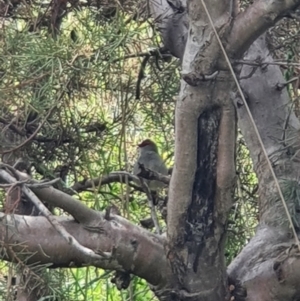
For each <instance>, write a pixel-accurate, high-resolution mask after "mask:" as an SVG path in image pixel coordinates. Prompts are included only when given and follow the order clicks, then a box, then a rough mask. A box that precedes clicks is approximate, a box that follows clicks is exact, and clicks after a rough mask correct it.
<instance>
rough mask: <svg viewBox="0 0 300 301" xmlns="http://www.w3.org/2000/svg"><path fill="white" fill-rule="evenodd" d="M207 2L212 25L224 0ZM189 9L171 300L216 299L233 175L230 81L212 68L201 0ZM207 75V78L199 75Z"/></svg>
mask: <svg viewBox="0 0 300 301" xmlns="http://www.w3.org/2000/svg"><path fill="white" fill-rule="evenodd" d="M208 5H209V7H208V9H209V11H210V13H211V15H212V18H213V19H214V20H218V21H217V22H216V29H217V30H220V29H221V28H224V26H226V24H228V16H229V14H228V12H227V9H228V8H229V1H225V2H222V3H220V2H219V1H210V2H209V4H208ZM188 12H189V16H190V28H189V36H188V40H187V44H186V50H185V54H184V58H183V68H182V69H183V71H182V73H183V78H184V80H185V81H182V83H181V92H180V95H179V98H178V101H177V105H176V125H175V130H176V146H175V165H174V169H173V173H172V180H171V184H170V189H169V202H168V220H167V222H168V246H167V256H168V259H169V261H170V264H171V267H172V270H173V273H174V276H175V281H176V283H177V287H178V291H176V290H175V295H176V296H177V299H175V300H184V299H185V298H190V297H193V300H223V299H224V298H225V296H226V294H227V291H226V285H225V284H226V281H227V277H226V267H225V263H224V239H225V227H226V222H227V217H228V211H229V209H230V207H231V205H232V195H233V186H234V178H235V155H234V154H235V140H236V116H235V109H234V106H233V105H232V99H231V97H230V91H231V89H233V87H234V84H233V82H230V81H228V78H230V74H229V73H228V72H226V71H223V72H219V73H218V75H216V76H214V75H213V74H214V73H215V71H216V63H215V62H217V61H218V60H219V58H220V48H219V45H218V42H217V40H216V37H215V35H214V34H213V31H212V28H211V26H210V23H209V21H208V19H207V16H206V14H205V12H204V11H203V7H202V5H201V3H200V2H199V1H189V2H188ZM199 75H200V77H201V76H202V75H203V77H202V79H201V78H198V76H199ZM206 76H207V77H209V78H211V79H210V80H207V81H205V80H203V78H205V77H206ZM186 82H188V83H189V84H187V83H186Z"/></svg>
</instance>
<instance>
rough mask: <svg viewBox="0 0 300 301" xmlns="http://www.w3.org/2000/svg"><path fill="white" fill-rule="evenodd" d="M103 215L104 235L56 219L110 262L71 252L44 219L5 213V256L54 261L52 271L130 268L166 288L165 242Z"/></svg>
mask: <svg viewBox="0 0 300 301" xmlns="http://www.w3.org/2000/svg"><path fill="white" fill-rule="evenodd" d="M98 216H99V220H104V223H101V229H99V231H94V232H90V231H88V230H86V229H85V228H84V226H82V225H81V224H78V223H76V222H75V221H74V220H71V219H69V218H65V217H56V218H57V221H58V222H59V223H61V224H62V225H63V226H64V227H65V229H66V230H67V231H68V232H69V233H70V234H71V235H72V236H74V237H75V238H76V239H77V240H78V242H79V243H80V244H81V245H83V246H84V247H86V248H89V249H91V250H94V251H95V252H96V253H100V254H102V253H104V252H111V253H112V257H110V258H104V257H103V258H102V259H100V260H95V261H93V262H91V261H87V260H86V257H84V256H82V253H80V252H78V250H76V249H75V248H71V246H70V245H69V244H68V243H67V242H66V241H65V240H64V239H63V238H62V236H61V235H60V234H58V233H57V231H56V230H55V229H54V228H53V227H52V225H51V224H50V223H49V222H48V221H47V219H46V218H45V217H42V216H38V217H32V216H19V215H14V216H12V215H4V214H3V213H0V241H1V245H2V247H4V249H2V248H1V249H2V250H3V251H2V253H1V257H2V258H3V259H5V260H11V258H12V257H13V256H12V253H11V252H15V253H17V254H19V256H22V258H23V259H24V256H25V255H24V253H26V252H29V255H27V256H28V258H27V264H30V263H37V262H39V263H40V264H46V263H50V264H52V267H74V266H77V267H81V266H86V265H93V266H96V267H99V268H103V269H111V270H115V269H117V270H126V271H129V272H131V273H133V274H135V275H137V276H140V277H142V278H144V279H146V280H147V281H148V282H149V283H151V284H153V285H158V284H160V285H163V284H164V283H165V280H166V277H168V274H169V268H168V265H167V261H166V258H165V256H164V255H163V254H164V250H163V244H164V239H163V238H162V237H160V236H157V235H154V234H151V233H150V232H147V231H146V230H144V229H142V228H140V227H138V226H135V225H133V224H131V223H130V222H128V221H127V220H125V219H124V218H122V217H120V216H115V215H111V216H110V217H109V220H105V219H104V214H101V213H98ZM16 225H17V226H16ZM4 250H6V252H7V253H5V252H4ZM22 253H23V255H22ZM27 254H28V253H27Z"/></svg>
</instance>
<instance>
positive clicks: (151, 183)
mask: <svg viewBox="0 0 300 301" xmlns="http://www.w3.org/2000/svg"><path fill="white" fill-rule="evenodd" d="M138 147H139V157H138V159H137V161H136V162H135V164H134V167H133V174H134V175H138V174H139V173H140V171H141V169H140V166H139V165H140V164H143V166H144V167H145V168H148V169H150V170H152V171H156V172H158V173H160V174H163V175H168V169H167V167H166V165H165V162H164V161H163V159H162V158H161V156H160V155H159V153H158V148H157V145H156V144H155V142H153V141H152V140H150V139H146V140H144V141H143V142H142V143H140V144H138ZM144 182H145V183H146V184H147V185H148V187H149V188H150V190H151V191H157V190H159V189H160V188H162V187H164V186H165V184H164V183H163V182H160V181H155V180H144Z"/></svg>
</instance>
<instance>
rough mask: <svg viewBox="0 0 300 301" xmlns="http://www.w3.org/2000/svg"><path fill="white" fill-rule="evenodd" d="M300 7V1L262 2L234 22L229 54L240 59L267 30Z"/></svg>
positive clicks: (240, 15)
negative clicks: (289, 12)
mask: <svg viewBox="0 0 300 301" xmlns="http://www.w3.org/2000/svg"><path fill="white" fill-rule="evenodd" d="M299 5H300V0H282V1H278V0H269V1H266V0H260V1H255V2H254V3H253V4H252V5H250V6H249V7H248V9H247V10H246V11H245V12H243V13H241V14H239V15H238V16H237V18H236V19H235V20H234V23H233V27H232V30H231V33H230V37H229V44H228V47H227V49H228V52H229V53H230V56H231V57H234V58H238V57H241V55H242V54H243V53H244V52H245V51H246V50H247V49H248V48H249V47H250V45H251V44H252V43H253V42H254V41H255V40H256V39H257V38H258V37H259V36H260V35H262V34H263V33H264V32H266V30H267V29H269V28H270V27H271V26H273V25H274V24H275V23H276V22H277V21H279V20H280V19H281V18H283V17H284V15H286V13H287V12H288V11H291V10H293V9H295V8H296V7H297V6H299Z"/></svg>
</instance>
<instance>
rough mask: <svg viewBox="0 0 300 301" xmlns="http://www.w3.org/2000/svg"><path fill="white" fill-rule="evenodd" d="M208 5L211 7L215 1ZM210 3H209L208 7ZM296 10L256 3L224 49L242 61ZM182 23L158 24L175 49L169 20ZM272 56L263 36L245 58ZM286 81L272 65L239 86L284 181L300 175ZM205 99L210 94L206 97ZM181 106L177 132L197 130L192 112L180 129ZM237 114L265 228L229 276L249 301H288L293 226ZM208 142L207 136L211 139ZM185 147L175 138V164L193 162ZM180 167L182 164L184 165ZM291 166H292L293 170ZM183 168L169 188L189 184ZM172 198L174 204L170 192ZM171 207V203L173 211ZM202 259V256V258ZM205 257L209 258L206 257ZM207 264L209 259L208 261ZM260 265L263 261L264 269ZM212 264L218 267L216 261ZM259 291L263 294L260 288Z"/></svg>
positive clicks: (246, 70)
mask: <svg viewBox="0 0 300 301" xmlns="http://www.w3.org/2000/svg"><path fill="white" fill-rule="evenodd" d="M206 2H207V1H206ZM209 4H211V1H210V3H209ZM209 4H208V3H207V5H208V6H209ZM298 5H299V2H298V1H280V2H278V1H268V2H265V1H256V2H255V3H254V4H253V5H252V6H250V7H249V9H248V10H246V11H245V12H244V13H243V14H240V15H238V16H237V18H236V19H235V20H233V25H232V30H231V31H230V34H229V37H228V40H227V41H228V43H227V44H225V46H226V50H227V52H228V54H229V55H230V57H232V58H235V59H238V58H239V57H240V56H241V55H242V54H243V53H244V51H245V50H246V49H247V48H248V47H249V46H250V45H251V44H252V43H253V42H254V41H255V40H256V39H257V38H258V36H259V35H260V34H262V33H263V32H264V31H265V30H266V29H267V28H268V27H270V26H271V25H273V24H274V23H275V22H276V21H277V20H278V19H280V18H281V17H282V16H283V15H284V14H285V13H286V12H287V11H288V10H290V9H294V8H295V7H296V6H298ZM258 8H259V9H258ZM157 11H158V8H157V7H156V10H155V11H154V13H155V12H157ZM188 11H189V13H192V14H197V10H196V9H195V7H193V9H192V12H191V11H190V10H188ZM209 11H210V12H211V14H212V15H214V12H213V8H210V9H209ZM255 12H256V13H255ZM177 14H178V12H177ZM156 16H158V15H156ZM198 18H199V19H200V20H198V22H197V25H198V24H201V22H203V20H205V16H204V17H203V16H202V15H201V14H198ZM166 19H168V21H166ZM178 19H179V18H178V16H176V13H174V14H172V13H170V14H169V16H168V18H161V19H159V20H158V22H161V23H163V24H164V25H165V27H164V31H163V32H162V34H163V37H164V38H165V41H166V45H167V46H169V45H171V47H176V45H177V44H176V42H174V41H176V40H177V39H178V35H177V34H173V28H172V26H170V24H171V22H170V20H178ZM180 20H181V23H180V24H181V26H180V24H179V23H178V22H177V27H179V28H180V29H179V30H178V31H177V32H181V33H183V35H184V33H186V32H187V24H188V22H187V18H185V17H184V13H181V16H180ZM193 21H195V20H194V19H193V17H191V20H190V26H191V27H190V28H193V24H192V23H193ZM214 21H215V19H214ZM217 24H218V23H217V22H216V25H217ZM160 25H161V24H160ZM161 26H162V25H161ZM168 26H169V27H168ZM162 27H163V26H162ZM168 29H169V30H168ZM191 31H193V30H192V29H189V34H190V32H191ZM199 36H200V37H202V36H203V35H202V34H199V35H198V37H199ZM189 37H190V36H189V35H188V34H186V40H187V42H186V51H189V47H190V44H189V42H190V41H189ZM195 40H196V39H195ZM172 41H173V42H172ZM196 41H197V40H196ZM195 44H196V43H195ZM198 49H199V48H198ZM181 50H182V45H181V47H178V48H176V49H174V48H172V49H170V51H171V53H174V54H175V53H176V54H177V55H178V57H179V58H183V57H184V58H185V57H186V54H184V55H183V52H182V51H181ZM202 53H203V52H202ZM268 53H269V52H268V49H267V47H266V45H265V43H264V37H260V38H259V39H258V41H257V42H256V43H254V45H253V46H252V47H251V48H250V49H249V51H248V52H247V55H246V58H248V59H254V60H255V59H257V58H258V56H259V55H260V56H261V57H262V58H263V59H264V58H266V60H267V61H270V60H272V58H271V57H270V56H269V55H268ZM205 54H206V53H204V54H203V55H205ZM208 57H209V55H208ZM218 66H219V67H221V68H223V67H225V65H224V61H222V59H221V60H220V62H219V64H218ZM237 70H238V69H237ZM182 73H183V76H184V74H185V73H186V72H185V59H183V72H182ZM198 73H199V72H198ZM250 73H251V67H247V66H245V67H243V69H242V73H241V76H245V75H249V74H250ZM282 82H284V79H283V77H282V74H281V72H280V69H279V67H278V66H268V67H267V68H266V69H264V70H262V69H259V70H257V72H256V73H254V75H252V77H249V78H247V79H245V80H243V81H242V82H241V84H242V87H243V90H244V91H245V94H246V96H247V99H248V102H249V106H250V109H251V112H252V114H253V116H254V119H255V121H256V123H257V125H258V128H259V130H260V133H261V136H262V139H263V142H264V144H265V146H266V149H267V152H268V154H269V157H270V158H271V159H272V160H273V163H274V166H275V171H276V174H277V177H279V178H281V177H282V176H284V177H286V178H290V179H296V178H297V176H296V174H298V170H299V166H298V163H295V162H293V163H292V162H291V161H290V159H291V156H293V155H294V154H295V153H296V151H297V149H298V147H299V141H298V137H296V134H295V133H298V130H299V122H298V120H297V119H296V117H295V115H294V114H293V113H292V112H291V110H290V107H289V105H288V104H289V98H288V95H287V92H286V90H285V89H283V90H282V91H279V90H276V84H277V83H282ZM183 86H184V84H182V87H183ZM229 87H230V85H229ZM226 90H227V89H226V88H224V91H226ZM182 91H183V88H182V90H181V93H182ZM190 94H192V93H190ZM203 95H207V93H206V94H203ZM193 96H194V95H193ZM199 99H201V97H199ZM199 106H200V104H199ZM181 107H182V104H181V103H178V104H177V113H176V114H177V115H176V117H177V123H176V126H177V133H178V131H179V130H178V127H179V126H180V125H181V124H186V125H187V126H190V127H191V129H194V128H195V123H196V122H195V119H194V120H192V121H191V116H193V114H192V113H191V111H188V110H186V111H185V112H184V113H183V115H184V114H185V115H186V120H185V119H184V118H183V117H181V118H182V120H183V122H182V123H181V124H180V123H179V124H178V119H179V117H180V116H179V117H178V112H179V111H180V110H181ZM212 115H213V114H212ZM238 115H239V125H240V127H241V129H242V132H243V135H244V138H245V140H246V142H247V145H248V146H249V149H250V152H251V156H252V158H253V161H254V164H255V171H256V172H257V174H258V177H259V182H260V191H259V196H260V214H261V225H260V227H259V229H258V231H257V233H256V235H255V237H254V238H253V239H252V241H251V242H250V243H249V244H248V245H247V247H246V248H245V249H244V250H243V251H242V253H241V254H240V255H239V256H238V257H237V258H236V260H234V261H233V263H232V264H231V265H230V267H229V269H228V273H229V275H230V278H231V279H233V280H235V281H237V280H238V281H241V283H242V284H243V285H245V287H246V288H247V291H248V298H247V300H275V299H276V300H287V299H293V298H297V296H298V292H297V291H298V290H297V289H295V288H293V284H294V283H295V279H296V277H297V275H298V272H295V268H294V266H291V265H290V264H293V265H295V266H297V265H298V264H299V263H298V262H297V258H296V257H295V256H293V254H292V255H291V256H290V257H289V256H287V257H286V258H285V257H284V256H283V255H282V252H283V251H285V250H286V248H288V247H289V246H291V242H292V240H291V235H290V230H289V224H288V222H287V218H286V216H285V212H284V210H283V208H282V206H281V205H280V204H279V200H278V196H277V191H276V189H275V187H274V181H273V179H272V177H271V175H270V172H269V170H268V168H267V166H266V164H265V160H264V159H263V154H262V152H261V147H260V145H259V144H258V141H257V139H256V137H255V134H254V132H253V128H252V126H251V122H250V120H249V117H248V116H247V114H246V111H245V107H244V106H242V107H241V108H239V109H238ZM188 122H190V123H188ZM191 123H192V124H191ZM188 133H189V134H188V135H187V136H191V134H190V132H188ZM182 135H183V136H184V137H185V133H184V134H183V133H182ZM198 137H199V136H198ZM198 137H197V138H198ZM207 137H209V135H208V136H207ZM193 138H194V140H196V139H195V135H194V136H193ZM287 141H288V142H287ZM187 143H190V141H188V140H187V139H185V138H182V136H179V135H177V136H176V154H177V158H176V163H177V162H178V161H179V162H183V161H184V162H189V160H186V159H185V158H186V157H187V155H188V157H189V158H190V157H191V153H190V152H189V153H188V152H184V151H181V148H184V146H183V147H181V146H178V145H177V144H182V145H186V144H187ZM204 143H206V145H209V143H207V141H205V142H204ZM288 144H289V145H288ZM195 147H196V146H195V144H194V143H191V151H192V155H193V152H194V151H195V150H194V149H195ZM198 147H199V146H198ZM201 148H203V146H201V147H199V150H200V151H201ZM191 160H194V162H195V160H196V159H195V156H194V157H193V156H192V158H191ZM182 165H184V164H183V163H182ZM292 165H293V167H292V168H291V166H292ZM179 166H180V165H179ZM192 166H193V164H192V163H190V166H189V167H188V168H190V171H192V173H194V169H193V167H192ZM180 167H181V168H180V169H179V168H178V169H179V171H178V170H177V174H176V169H175V173H174V171H173V175H172V180H171V189H172V187H178V185H179V178H178V182H175V180H176V177H177V175H181V177H182V179H185V181H183V182H187V181H189V180H190V178H189V177H190V175H191V173H190V172H188V171H185V170H184V169H183V167H182V166H180ZM202 167H203V166H202ZM182 171H185V173H183V172H182ZM198 181H199V180H198ZM200 182H201V179H200ZM172 183H173V185H172ZM174 183H175V184H174ZM182 185H185V183H182ZM189 188H190V189H191V187H188V188H186V190H185V191H181V190H180V191H181V193H182V197H181V195H180V198H179V199H181V200H182V199H183V198H184V196H185V197H186V198H187V199H189V197H191V196H190V195H189V194H188V191H189ZM174 191H175V192H177V191H179V190H176V189H174ZM175 192H174V195H175ZM177 195H178V194H177ZM170 197H171V199H172V190H171V193H170ZM274 199H277V203H276V206H274V203H272V201H271V200H274ZM183 203H188V201H186V202H181V203H180V204H179V203H178V204H177V207H178V208H179V209H178V210H180V212H179V216H180V214H181V215H182V216H184V211H185V210H187V208H188V206H186V207H184V208H182V207H180V205H181V204H183ZM171 205H172V202H171V204H170V206H171ZM169 208H170V207H169ZM170 212H174V217H173V219H174V220H175V221H176V215H177V216H178V212H176V210H174V209H173V208H172V209H171V208H170ZM225 212H226V210H225ZM204 213H205V214H207V211H206V212H205V211H204ZM183 219H184V218H182V220H183ZM169 221H170V220H168V222H169ZM179 223H180V220H177V224H175V225H176V226H177V227H178V225H179ZM170 224H171V225H172V223H170V222H169V224H168V226H170ZM169 231H172V229H169ZM171 239H172V237H171ZM270 245H271V246H270ZM293 250H294V249H293ZM294 253H295V252H294ZM289 254H290V253H289ZM278 255H280V256H279V259H278V258H277V256H278ZM201 256H203V254H201ZM203 257H204V258H205V255H204V256H203ZM266 258H267V259H266ZM205 259H206V260H207V258H205ZM262 261H263V262H264V263H263V264H262ZM207 262H210V261H207ZM213 263H214V264H215V262H213ZM291 271H294V272H295V273H293V274H289V272H291ZM202 272H203V274H204V275H206V276H207V275H208V277H207V278H206V279H207V281H209V280H208V279H209V278H210V281H211V282H213V283H214V282H215V279H213V277H211V276H212V275H211V274H207V270H206V269H205V267H204V269H203V271H202ZM200 278H201V275H200ZM282 279H283V280H284V281H281V280H282ZM189 280H190V279H189ZM283 282H284V284H283ZM198 284H199V283H198ZM258 286H259V289H257V287H258ZM206 287H207V286H206ZM202 289H203V287H202ZM200 290H201V289H200ZM269 291H271V292H272V293H268V292H269Z"/></svg>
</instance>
